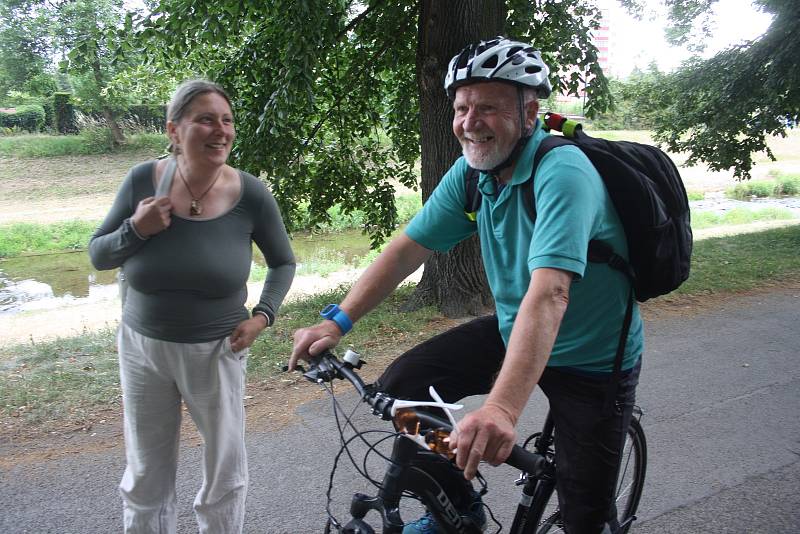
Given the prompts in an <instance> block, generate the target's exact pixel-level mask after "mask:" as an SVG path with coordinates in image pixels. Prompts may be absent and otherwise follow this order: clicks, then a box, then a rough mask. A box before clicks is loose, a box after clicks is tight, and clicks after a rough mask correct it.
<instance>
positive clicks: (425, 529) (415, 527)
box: [403, 494, 486, 534]
mask: <svg viewBox="0 0 800 534" xmlns="http://www.w3.org/2000/svg"><path fill="white" fill-rule="evenodd" d="M461 517H468V518H470V519H472V521H473V522H474V523H475V524H476V525H478V527H479V528H480V529H481V532H483V531H484V530H486V512H484V511H483V501H482V500H481V498H480V496H479V495H477V494H476V495H475V501H474V502H473V503H472V504H471V505H470V507H469V510H468V511H467V513H466V514H461ZM403 534H441V532H440V530H439V528H438V526H437V525H436V519H434V517H433V514H431V513H430V512H425V515H423V516H422V517H420V518H419V519H417V520H416V521H412V522H411V523H407V524H406V525H405V526H404V527H403Z"/></svg>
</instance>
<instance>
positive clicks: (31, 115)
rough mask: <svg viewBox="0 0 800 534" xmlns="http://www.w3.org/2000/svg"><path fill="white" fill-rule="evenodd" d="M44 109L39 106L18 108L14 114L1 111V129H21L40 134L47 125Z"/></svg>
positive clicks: (30, 105)
mask: <svg viewBox="0 0 800 534" xmlns="http://www.w3.org/2000/svg"><path fill="white" fill-rule="evenodd" d="M45 117H46V115H45V112H44V107H43V106H41V105H39V104H27V105H24V106H18V107H17V108H16V111H14V112H13V113H6V112H2V111H0V128H19V129H20V130H27V131H29V132H32V133H33V132H39V131H41V130H42V129H43V128H44V125H45Z"/></svg>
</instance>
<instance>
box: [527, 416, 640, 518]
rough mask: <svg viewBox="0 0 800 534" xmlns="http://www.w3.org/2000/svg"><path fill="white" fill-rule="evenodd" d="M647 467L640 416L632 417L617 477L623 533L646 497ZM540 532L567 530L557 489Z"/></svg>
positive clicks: (618, 509) (546, 509)
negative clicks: (644, 493) (562, 518)
mask: <svg viewBox="0 0 800 534" xmlns="http://www.w3.org/2000/svg"><path fill="white" fill-rule="evenodd" d="M646 469H647V442H646V441H645V438H644V431H643V430H642V425H641V424H640V423H639V421H638V419H636V418H633V419H631V425H630V427H629V428H628V435H627V437H626V438H625V447H624V448H623V450H622V462H621V463H620V468H619V477H618V478H617V489H616V506H617V519H618V521H619V524H620V529H619V530H618V531H617V532H618V533H619V534H626V533H627V532H628V530H629V529H630V528H631V523H632V522H633V520H634V519H635V516H634V514H635V513H636V509H637V508H638V506H639V500H640V499H641V498H642V489H643V488H644V477H645V471H646ZM536 532H537V533H538V534H545V533H547V534H553V533H556V532H564V524H563V522H562V521H561V513H560V512H559V509H558V497H557V495H556V492H555V491H553V492H552V494H551V495H550V499H549V501H548V502H547V505H546V506H545V508H544V513H543V514H542V516H541V520H540V522H539V528H538V530H537V531H536Z"/></svg>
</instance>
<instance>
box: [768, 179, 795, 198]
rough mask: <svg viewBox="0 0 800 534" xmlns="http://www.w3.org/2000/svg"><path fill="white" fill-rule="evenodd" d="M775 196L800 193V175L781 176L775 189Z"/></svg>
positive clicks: (789, 195)
mask: <svg viewBox="0 0 800 534" xmlns="http://www.w3.org/2000/svg"><path fill="white" fill-rule="evenodd" d="M773 192H774V194H775V196H779V197H780V196H787V197H794V196H798V195H800V176H779V177H778V179H777V180H776V184H775V188H774V189H773Z"/></svg>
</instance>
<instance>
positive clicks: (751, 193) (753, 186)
mask: <svg viewBox="0 0 800 534" xmlns="http://www.w3.org/2000/svg"><path fill="white" fill-rule="evenodd" d="M726 194H727V196H728V197H730V198H735V199H737V200H748V199H750V198H753V197H756V198H767V197H784V196H797V195H800V176H793V175H791V176H790V175H780V176H778V177H777V178H776V179H775V180H750V181H748V182H742V183H740V184H737V185H736V186H735V187H733V188H732V189H728V191H726Z"/></svg>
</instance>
